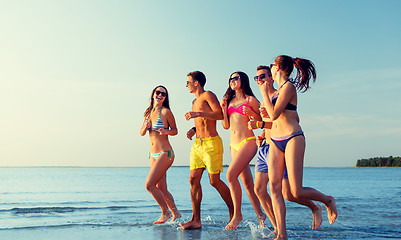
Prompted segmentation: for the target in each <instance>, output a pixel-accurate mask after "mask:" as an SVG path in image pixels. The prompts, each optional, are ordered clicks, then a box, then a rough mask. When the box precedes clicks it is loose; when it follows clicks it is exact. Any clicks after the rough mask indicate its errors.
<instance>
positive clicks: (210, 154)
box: [190, 135, 223, 174]
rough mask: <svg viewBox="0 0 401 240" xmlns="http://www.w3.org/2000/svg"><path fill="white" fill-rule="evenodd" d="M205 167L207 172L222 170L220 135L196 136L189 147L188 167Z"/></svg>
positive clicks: (213, 172)
mask: <svg viewBox="0 0 401 240" xmlns="http://www.w3.org/2000/svg"><path fill="white" fill-rule="evenodd" d="M198 168H206V169H207V171H208V172H209V174H216V173H220V172H223V141H222V140H221V138H220V136H219V135H217V136H215V137H209V138H196V139H195V142H194V144H193V145H192V148H191V154H190V169H191V170H193V169H198Z"/></svg>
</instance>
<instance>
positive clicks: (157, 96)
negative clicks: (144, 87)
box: [153, 87, 167, 103]
mask: <svg viewBox="0 0 401 240" xmlns="http://www.w3.org/2000/svg"><path fill="white" fill-rule="evenodd" d="M166 96H167V91H166V89H164V88H163V87H158V88H156V90H155V92H154V93H153V99H154V101H155V103H163V102H164V100H165V99H166Z"/></svg>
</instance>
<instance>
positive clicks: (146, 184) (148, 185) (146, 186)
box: [145, 182, 156, 192]
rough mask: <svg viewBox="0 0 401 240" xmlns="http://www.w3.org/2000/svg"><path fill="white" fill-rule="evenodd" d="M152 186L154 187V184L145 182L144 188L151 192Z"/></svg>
mask: <svg viewBox="0 0 401 240" xmlns="http://www.w3.org/2000/svg"><path fill="white" fill-rule="evenodd" d="M154 187H156V186H155V185H154V184H150V183H148V182H147V183H145V188H146V190H148V192H151V191H152V189H153V188H154Z"/></svg>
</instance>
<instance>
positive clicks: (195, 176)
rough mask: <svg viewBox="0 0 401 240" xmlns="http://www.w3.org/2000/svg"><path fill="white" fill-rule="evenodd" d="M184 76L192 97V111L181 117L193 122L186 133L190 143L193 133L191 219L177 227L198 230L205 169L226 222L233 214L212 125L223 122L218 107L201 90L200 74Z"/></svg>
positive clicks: (219, 145) (211, 96)
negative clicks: (225, 209)
mask: <svg viewBox="0 0 401 240" xmlns="http://www.w3.org/2000/svg"><path fill="white" fill-rule="evenodd" d="M187 76H188V80H187V85H186V87H187V88H188V90H189V92H190V93H193V94H195V100H193V102H192V111H191V112H187V113H185V119H186V120H187V121H188V120H190V119H191V118H193V119H194V122H195V128H193V129H190V130H189V131H188V133H187V137H188V138H189V139H190V140H192V136H194V134H195V132H196V139H195V141H194V144H193V145H192V149H191V154H190V171H191V172H190V176H189V183H190V184H191V200H192V219H191V220H190V221H189V222H187V223H184V224H180V225H181V227H182V228H183V229H184V230H185V229H199V228H201V227H202V224H201V213H200V209H201V201H202V187H201V184H200V181H201V178H202V174H203V171H204V170H205V169H206V168H207V170H208V172H209V180H210V185H212V186H213V187H214V188H216V190H217V191H218V192H219V194H220V196H221V197H222V198H223V200H224V202H225V203H226V204H227V207H228V210H229V213H230V219H231V218H232V216H233V212H234V205H233V201H232V199H231V195H230V189H229V188H228V187H227V185H226V184H225V183H224V182H223V181H222V180H221V179H220V173H221V172H222V171H223V143H222V140H221V138H220V136H219V135H218V133H217V131H216V121H217V120H222V119H223V114H222V111H221V107H220V103H219V101H218V100H217V97H216V95H214V93H212V92H211V91H205V89H204V88H203V87H204V86H205V83H206V77H205V75H204V74H203V73H202V72H200V71H195V72H190V73H188V74H187Z"/></svg>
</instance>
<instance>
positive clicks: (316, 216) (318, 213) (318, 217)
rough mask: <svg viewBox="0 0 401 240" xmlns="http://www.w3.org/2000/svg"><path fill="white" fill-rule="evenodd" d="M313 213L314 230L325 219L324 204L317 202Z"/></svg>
mask: <svg viewBox="0 0 401 240" xmlns="http://www.w3.org/2000/svg"><path fill="white" fill-rule="evenodd" d="M312 215H313V223H312V230H316V229H318V228H319V227H320V225H321V224H322V221H323V217H322V206H320V205H319V204H317V208H316V209H314V210H313V211H312Z"/></svg>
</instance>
